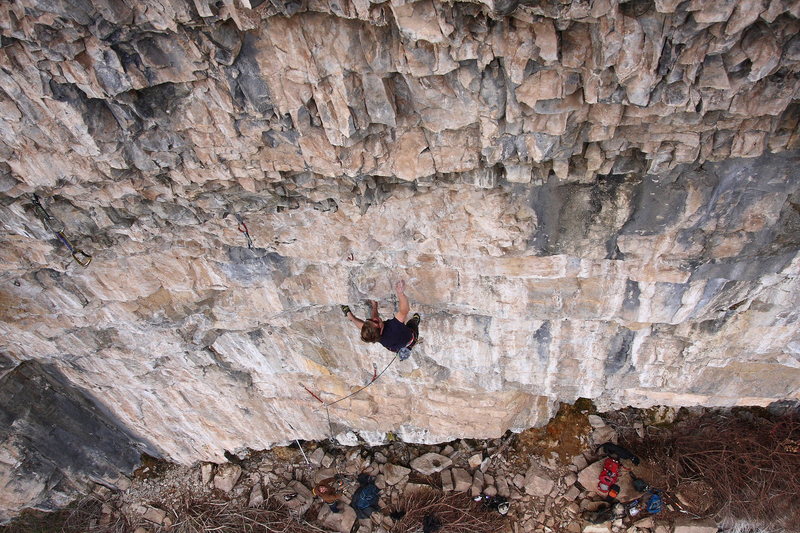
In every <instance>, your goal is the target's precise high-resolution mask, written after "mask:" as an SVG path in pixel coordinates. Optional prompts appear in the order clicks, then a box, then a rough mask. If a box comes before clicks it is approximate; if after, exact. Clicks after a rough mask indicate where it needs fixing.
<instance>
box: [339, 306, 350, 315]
mask: <svg viewBox="0 0 800 533" xmlns="http://www.w3.org/2000/svg"><path fill="white" fill-rule="evenodd" d="M339 307H340V308H341V309H342V313H344V316H347V313H349V312H350V307H349V306H347V305H340V306H339Z"/></svg>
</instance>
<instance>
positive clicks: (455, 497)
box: [392, 489, 506, 533]
mask: <svg viewBox="0 0 800 533" xmlns="http://www.w3.org/2000/svg"><path fill="white" fill-rule="evenodd" d="M394 511H404V512H405V515H404V516H403V517H402V518H401V519H400V520H398V521H397V522H396V523H395V524H394V526H393V527H392V533H416V532H419V531H422V527H421V526H422V521H423V520H424V519H425V517H426V516H429V515H432V516H434V517H436V519H437V521H438V522H439V523H440V524H441V528H440V529H438V530H437V533H497V532H498V531H501V530H502V529H503V527H504V526H505V524H506V518H505V517H504V516H502V515H500V514H499V513H497V512H496V511H492V510H490V509H487V508H486V507H484V506H483V505H482V504H480V503H476V502H474V501H472V499H471V498H470V497H469V496H467V495H466V494H463V493H453V494H445V493H442V492H439V491H437V490H432V489H430V490H428V489H423V490H419V491H415V492H413V493H411V494H410V495H409V496H407V497H405V498H403V499H402V500H401V501H400V503H399V504H398V506H397V509H395V510H394Z"/></svg>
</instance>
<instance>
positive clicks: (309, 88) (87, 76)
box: [0, 0, 800, 517]
mask: <svg viewBox="0 0 800 533" xmlns="http://www.w3.org/2000/svg"><path fill="white" fill-rule="evenodd" d="M529 4H531V5H529ZM798 17H800V4H798V3H797V2H793V1H789V0H746V1H738V2H734V1H726V2H704V1H697V0H686V1H679V0H656V1H655V2H652V1H647V0H632V1H629V2H624V3H621V2H618V1H617V0H597V1H590V2H587V1H582V2H572V3H569V2H568V3H561V2H556V1H553V0H550V1H548V2H541V3H539V2H536V3H534V2H522V3H520V4H519V5H518V4H517V2H515V1H513V0H496V1H489V2H484V3H482V4H481V3H439V2H431V1H427V0H422V1H419V2H410V3H405V2H403V1H402V0H397V1H392V2H382V1H380V0H378V1H372V2H367V1H364V0H337V1H333V0H329V1H324V0H302V1H300V0H292V1H289V2H281V1H279V0H272V1H271V2H263V3H259V2H251V3H248V1H247V0H230V1H229V0H225V1H224V2H222V1H220V2H210V1H207V0H194V2H186V1H183V0H137V1H133V0H130V1H129V0H125V1H104V0H91V1H90V0H55V1H47V2H45V1H37V0H16V1H11V2H4V3H3V4H2V5H0V35H1V36H2V40H1V41H0V110H2V120H0V223H1V224H2V227H3V232H2V234H1V235H0V257H2V272H0V280H2V283H0V318H1V319H2V320H1V321H0V332H2V338H1V339H0V368H1V370H0V373H1V374H2V377H1V378H0V397H2V398H3V402H2V407H0V420H2V426H0V437H2V438H1V439H0V442H2V444H0V481H2V483H3V484H4V485H5V490H3V491H2V494H3V495H2V497H0V507H2V508H3V509H5V511H3V513H11V512H13V511H14V510H15V509H17V508H19V507H21V506H23V505H26V504H35V505H40V506H43V507H47V506H51V505H57V504H58V503H59V502H61V501H63V498H65V497H66V496H63V495H66V494H68V493H69V492H70V490H72V488H74V487H79V486H81V484H82V483H85V482H86V481H87V480H90V479H94V480H102V481H103V482H105V483H111V484H113V483H115V482H116V479H117V476H118V474H119V473H120V472H122V473H124V472H128V471H129V470H130V468H131V466H132V465H133V464H134V463H135V456H136V454H137V453H138V452H140V451H145V452H148V453H151V454H154V455H161V456H164V457H167V458H169V459H172V460H175V461H180V462H187V463H188V462H192V461H196V460H217V461H222V460H224V457H223V455H224V451H225V450H229V451H235V450H239V449H243V448H248V447H249V448H256V449H259V448H264V447H266V446H269V445H271V444H274V443H277V442H286V441H288V440H290V439H294V438H300V439H321V438H325V437H329V436H331V435H333V436H336V437H337V438H339V440H340V441H342V442H355V441H356V440H357V439H358V438H359V437H360V438H361V439H364V440H366V441H368V442H370V443H376V442H380V441H381V440H382V439H383V438H384V435H385V433H386V432H388V431H391V432H394V433H396V434H398V435H399V436H400V437H402V438H404V439H407V440H410V441H416V442H421V441H422V442H424V441H442V440H449V439H452V438H454V437H458V436H462V437H479V436H481V437H486V436H496V435H499V434H501V433H502V432H504V431H505V430H507V429H509V428H512V429H516V428H524V427H528V426H531V425H535V424H540V423H543V422H544V421H545V420H546V419H547V418H548V417H549V416H550V414H551V413H552V412H553V407H554V405H556V403H557V402H558V401H573V400H575V399H576V398H578V397H589V398H592V399H594V400H595V402H596V403H598V404H599V405H600V406H601V407H603V408H613V407H617V406H624V405H630V404H632V405H637V406H649V405H653V404H671V405H688V404H706V405H733V404H759V405H762V404H767V403H769V402H771V401H774V400H779V399H798V398H799V397H800V392H798V389H799V387H800V333H798V327H797V324H798V319H799V318H800V316H799V315H798V311H797V309H798V306H799V305H800V296H799V294H800V292H799V291H798V288H800V287H799V285H800V281H799V280H800V276H799V275H798V274H800V257H799V256H798V250H800V179H798V170H797V169H798V165H800V152H798V148H800V134H798V119H800V103H798V99H799V98H800V84H799V83H798V77H799V76H800V75H799V74H798V72H799V71H800V37H799V36H798V35H800V21H798ZM33 193H36V194H38V196H39V197H40V198H41V203H42V205H43V207H44V209H45V210H46V211H47V212H48V213H49V215H50V216H52V217H53V218H52V219H50V220H49V221H48V223H49V226H50V229H48V228H47V227H46V226H45V225H44V224H43V222H42V220H41V217H42V212H41V210H38V209H37V208H36V207H35V206H34V205H33V202H32V194H33ZM37 215H38V216H37ZM237 215H238V217H240V218H241V222H240V220H239V219H238V218H237ZM245 226H246V228H247V229H248V231H249V236H250V237H251V238H252V244H253V247H252V248H249V247H248V246H247V238H246V235H245V234H244V233H242V232H240V231H239V229H244V227H245ZM53 231H62V237H63V238H64V239H67V240H68V241H69V242H70V243H71V245H73V246H74V247H77V248H80V249H82V250H83V251H85V252H86V253H88V254H90V255H92V262H91V264H90V265H89V266H88V267H86V268H83V267H81V266H79V265H78V264H76V263H75V262H74V261H72V262H71V261H70V254H69V251H68V250H67V247H66V245H65V243H64V242H63V240H62V239H61V238H59V237H57V236H56V234H54V233H53ZM401 278H403V279H406V280H407V281H408V291H407V292H408V294H409V297H410V299H411V301H412V309H413V310H415V311H419V312H420V313H422V315H423V323H422V336H423V343H422V344H421V345H420V346H418V347H417V348H415V349H414V355H413V357H412V358H411V359H409V360H407V361H404V362H395V363H394V364H393V365H391V366H390V367H389V369H388V370H387V371H386V372H385V374H383V375H382V376H381V378H380V379H379V380H378V381H376V382H375V383H374V384H373V385H372V386H371V387H369V388H368V389H366V390H365V391H363V392H361V393H360V394H358V395H356V396H354V397H353V398H352V399H350V400H347V401H345V402H342V403H339V404H337V405H335V406H332V407H331V408H330V409H329V417H330V418H329V419H328V416H327V415H326V410H325V409H324V408H322V407H321V405H320V403H319V402H317V400H315V399H314V398H313V397H312V395H311V394H309V392H307V391H306V390H305V388H308V390H310V391H312V392H314V393H315V394H316V395H318V396H319V397H320V398H321V399H322V400H324V401H332V400H335V399H336V398H339V397H341V396H344V395H346V394H348V393H350V392H352V391H354V390H356V389H357V388H358V387H360V386H363V385H364V384H365V383H367V382H369V380H370V379H371V378H372V377H373V375H374V368H377V370H378V371H380V370H382V369H383V368H384V367H386V365H388V364H389V363H390V362H391V361H392V355H393V354H391V353H390V352H388V351H386V350H383V349H382V348H381V347H379V346H371V345H365V344H363V343H361V342H360V341H359V340H358V335H357V332H356V331H355V329H354V328H353V327H352V326H351V325H350V324H349V323H348V322H346V321H345V319H344V318H343V317H342V315H341V313H340V311H339V308H338V306H339V304H340V303H349V304H350V305H351V306H353V307H354V310H355V311H356V314H359V315H362V316H363V314H364V313H365V312H366V307H365V306H363V305H362V304H361V302H363V300H364V299H367V298H372V299H376V300H379V301H380V303H381V309H382V310H383V312H384V316H388V315H389V314H391V312H392V308H393V306H394V305H395V302H394V300H393V298H392V291H391V284H392V282H393V281H394V280H396V279H401ZM373 364H374V365H375V367H373ZM304 387H305V388H304ZM43 405H44V406H47V405H50V406H52V408H43V407H42V406H43ZM56 406H58V407H56ZM329 420H330V423H329ZM59 443H61V444H59ZM65 449H66V450H73V451H74V453H64V450H65ZM114 450H116V451H117V452H118V453H114ZM62 489H63V490H62ZM54 495H55V496H54ZM2 516H6V514H0V517H2Z"/></svg>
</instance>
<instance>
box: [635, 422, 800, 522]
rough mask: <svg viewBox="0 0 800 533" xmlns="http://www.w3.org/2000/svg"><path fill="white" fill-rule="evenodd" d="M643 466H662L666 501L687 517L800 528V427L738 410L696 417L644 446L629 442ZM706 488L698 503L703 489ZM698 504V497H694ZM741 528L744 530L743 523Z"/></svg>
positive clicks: (661, 431) (656, 432)
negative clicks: (671, 498) (672, 500)
mask: <svg viewBox="0 0 800 533" xmlns="http://www.w3.org/2000/svg"><path fill="white" fill-rule="evenodd" d="M623 439H624V441H625V442H624V444H625V445H626V446H627V447H628V448H630V449H631V450H632V451H634V452H635V453H637V454H638V455H639V456H640V457H641V458H643V459H646V460H648V461H649V462H653V463H656V464H658V465H659V466H660V468H661V469H662V470H663V472H664V474H665V476H664V478H663V479H661V480H659V482H663V483H664V484H665V485H666V486H663V487H660V488H663V489H666V491H667V494H668V495H679V496H680V495H681V494H682V493H683V495H682V496H683V497H682V500H683V501H682V502H681V503H682V504H683V506H684V507H685V508H688V509H687V510H689V511H691V512H693V513H695V514H702V515H706V516H711V515H714V516H716V517H717V519H718V520H728V521H730V522H731V523H734V522H737V521H747V523H750V524H761V526H759V527H761V528H763V530H765V531H769V530H770V529H777V530H780V529H784V528H785V529H791V528H792V527H796V524H798V523H800V507H798V506H797V502H798V501H800V479H799V478H798V475H797V473H798V472H800V420H798V419H797V418H796V417H792V416H784V417H773V416H771V415H769V413H766V412H761V413H758V414H756V413H755V412H754V411H752V410H739V411H733V412H731V413H727V414H720V413H719V412H716V413H707V414H704V415H702V416H699V417H690V418H688V419H686V420H682V421H680V422H679V423H676V424H675V425H674V426H671V427H667V428H648V433H647V435H646V436H645V437H644V438H638V437H637V436H636V435H635V434H634V433H630V432H629V433H627V434H625V435H624V436H623ZM703 486H705V487H708V489H707V490H705V491H704V492H705V494H703V498H702V500H703V501H702V502H696V504H695V503H693V502H692V499H693V496H692V495H697V494H698V487H703ZM695 498H697V496H695ZM742 523H743V522H742Z"/></svg>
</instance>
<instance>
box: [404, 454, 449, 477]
mask: <svg viewBox="0 0 800 533" xmlns="http://www.w3.org/2000/svg"><path fill="white" fill-rule="evenodd" d="M452 464H453V461H452V460H451V459H450V458H449V457H446V456H444V455H439V454H438V453H433V452H430V453H426V454H424V455H420V456H419V457H417V458H416V459H414V460H413V461H411V464H410V465H409V466H411V468H413V469H414V470H416V471H417V472H419V473H420V474H423V475H426V476H429V475H431V474H435V473H436V472H441V471H442V470H444V469H445V468H450V466H451V465H452Z"/></svg>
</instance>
